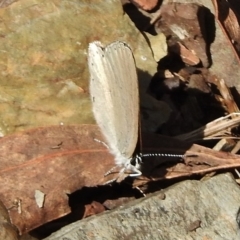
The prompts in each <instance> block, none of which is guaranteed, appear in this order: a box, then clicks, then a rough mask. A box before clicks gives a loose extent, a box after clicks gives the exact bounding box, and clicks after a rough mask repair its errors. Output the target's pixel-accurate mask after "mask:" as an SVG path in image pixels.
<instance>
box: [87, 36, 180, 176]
mask: <svg viewBox="0 0 240 240" xmlns="http://www.w3.org/2000/svg"><path fill="white" fill-rule="evenodd" d="M88 65H89V71H90V95H91V99H92V104H93V113H94V116H95V119H96V121H97V123H98V125H99V127H100V129H101V131H102V133H103V135H104V137H105V139H106V141H107V145H108V147H109V150H110V152H111V153H112V154H113V155H114V156H115V163H116V165H118V166H120V167H122V170H121V171H120V173H122V172H124V171H125V170H129V171H130V172H131V173H130V174H129V175H130V176H139V175H141V174H142V173H141V171H140V170H139V169H140V163H141V158H142V157H147V156H164V157H180V158H182V157H183V156H184V155H176V154H165V153H156V154H154V153H150V154H141V153H140V154H139V155H135V156H133V155H134V152H135V148H136V145H137V140H138V131H139V129H138V121H139V91H138V80H137V72H136V66H135V61H134V57H133V54H132V51H131V49H130V47H129V46H128V45H127V44H126V43H124V42H120V41H116V42H113V43H111V44H110V45H108V46H107V47H105V48H104V47H103V46H102V45H101V43H100V42H92V43H90V44H89V49H88ZM132 160H135V165H132V164H131V162H132ZM133 162H134V161H133Z"/></svg>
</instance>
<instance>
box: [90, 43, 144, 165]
mask: <svg viewBox="0 0 240 240" xmlns="http://www.w3.org/2000/svg"><path fill="white" fill-rule="evenodd" d="M88 63H89V70H90V95H91V98H92V103H93V113H94V116H95V119H96V121H97V123H98V125H99V126H100V128H101V131H102V133H103V135H104V136H105V138H106V141H107V144H108V146H109V148H110V151H111V153H112V154H114V155H115V160H116V164H125V163H126V161H127V160H129V158H131V157H132V154H133V152H134V150H135V148H136V144H137V139H138V119H139V118H138V117H139V90H138V81H137V73H136V66H135V61H134V57H133V54H132V51H131V49H130V47H129V46H128V45H127V44H126V43H123V42H120V41H117V42H114V43H112V44H110V45H108V46H107V47H106V48H103V47H102V46H101V44H100V43H99V42H93V43H90V45H89V51H88Z"/></svg>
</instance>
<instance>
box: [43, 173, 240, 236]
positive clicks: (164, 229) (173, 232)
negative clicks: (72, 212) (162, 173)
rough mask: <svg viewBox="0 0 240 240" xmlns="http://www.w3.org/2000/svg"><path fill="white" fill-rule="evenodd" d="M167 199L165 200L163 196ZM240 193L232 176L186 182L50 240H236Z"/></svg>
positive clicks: (70, 227)
mask: <svg viewBox="0 0 240 240" xmlns="http://www.w3.org/2000/svg"><path fill="white" fill-rule="evenodd" d="M164 195H165V198H164V197H163V196H164ZM239 206H240V188H239V186H238V185H237V183H236V181H235V179H234V178H233V177H232V175H231V174H229V173H226V174H221V175H218V176H215V177H213V178H211V179H208V180H204V181H196V180H187V181H184V182H181V183H178V184H175V185H174V186H171V187H169V188H167V189H165V190H164V191H160V192H157V193H154V194H151V195H149V196H148V197H146V198H142V199H138V200H135V201H133V202H131V203H130V204H127V205H125V206H122V207H119V208H116V209H114V210H112V211H109V212H104V213H102V214H99V215H96V216H92V217H89V218H87V219H84V220H81V221H78V222H75V223H73V224H70V225H68V226H66V227H64V228H62V229H60V230H59V231H58V232H55V233H53V234H52V235H51V236H49V237H47V238H45V240H57V239H62V240H63V239H64V240H77V239H111V240H114V239H144V240H146V239H162V240H167V239H178V240H181V239H182V240H193V239H194V240H198V239H199V240H200V239H201V240H202V239H208V240H209V239H214V240H220V239H221V240H223V239H224V240H237V239H240V230H239V223H238V222H237V218H238V214H239Z"/></svg>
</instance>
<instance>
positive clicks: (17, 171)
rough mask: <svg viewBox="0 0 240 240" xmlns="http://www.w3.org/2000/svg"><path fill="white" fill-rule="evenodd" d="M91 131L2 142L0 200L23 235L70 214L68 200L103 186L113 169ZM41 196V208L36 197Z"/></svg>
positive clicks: (61, 129) (51, 132)
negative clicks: (79, 192) (78, 192)
mask: <svg viewBox="0 0 240 240" xmlns="http://www.w3.org/2000/svg"><path fill="white" fill-rule="evenodd" d="M94 138H96V139H99V140H102V136H101V134H100V132H99V129H98V128H97V127H96V126H94V125H79V126H53V127H44V128H38V129H33V130H29V131H25V132H21V133H17V134H13V135H9V136H6V137H4V138H2V139H1V140H0V142H1V144H0V161H1V168H0V173H1V174H0V185H1V187H0V189H1V192H0V199H1V200H2V202H3V204H4V205H5V206H6V208H7V209H8V210H9V214H10V217H11V219H12V223H13V224H14V225H15V226H17V228H18V229H19V232H20V233H21V234H22V233H26V232H28V231H30V230H31V229H33V228H36V227H37V226H40V225H42V224H43V223H46V222H49V221H51V220H53V219H56V218H59V217H61V216H64V215H66V214H68V213H69V212H70V209H69V206H68V197H67V194H70V193H72V192H74V191H76V190H78V189H80V188H81V187H83V186H95V185H98V184H103V183H104V182H105V181H107V180H106V179H105V178H104V174H105V173H106V172H107V171H108V170H109V169H110V168H112V167H113V166H114V160H113V157H112V155H111V154H110V153H108V150H107V149H106V147H105V146H104V145H103V144H101V143H99V142H96V141H94ZM36 190H39V191H41V192H43V193H44V194H45V198H44V202H43V207H42V208H39V206H38V205H37V203H36V200H35V191H36Z"/></svg>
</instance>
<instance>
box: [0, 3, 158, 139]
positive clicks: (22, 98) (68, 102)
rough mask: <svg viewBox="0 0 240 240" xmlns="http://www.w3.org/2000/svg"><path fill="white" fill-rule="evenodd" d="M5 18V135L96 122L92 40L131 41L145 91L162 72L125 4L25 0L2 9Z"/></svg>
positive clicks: (1, 67)
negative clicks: (90, 63) (90, 71)
mask: <svg viewBox="0 0 240 240" xmlns="http://www.w3.org/2000/svg"><path fill="white" fill-rule="evenodd" d="M0 18H1V19H2V21H1V23H0V36H1V38H0V43H1V58H0V77H1V86H0V113H1V120H0V136H4V135H6V134H8V133H12V132H15V131H20V130H24V129H28V128H34V127H39V126H46V125H56V124H57V125H58V124H82V123H93V122H94V118H93V116H92V107H91V103H90V97H89V94H88V84H89V81H88V79H89V74H88V65H87V57H86V53H87V48H88V44H89V43H90V42H92V41H96V40H98V41H101V42H102V43H103V45H106V44H108V43H110V42H113V41H116V40H122V41H125V42H127V43H128V44H129V45H130V46H131V48H132V50H133V53H134V56H135V60H136V65H137V67H138V69H140V70H139V74H138V75H139V80H140V82H143V85H144V86H145V89H146V86H148V84H149V81H150V78H151V76H152V75H153V74H154V73H155V71H156V68H157V64H156V62H155V61H154V59H153V57H152V54H151V50H150V48H149V47H148V45H147V43H146V40H145V39H144V37H143V36H142V34H141V33H140V32H139V31H138V30H137V29H136V27H135V26H134V24H133V23H132V22H131V20H130V19H129V17H128V16H127V15H126V14H123V9H122V5H121V3H120V1H116V0H112V1H107V2H106V1H100V0H96V1H94V4H93V3H91V2H89V1H77V0H73V1H61V0H56V1H54V2H49V1H46V0H43V1H40V0H36V1H33V0H25V1H18V2H15V3H14V4H11V5H9V6H7V7H5V8H2V9H0ZM43 119H44V120H43Z"/></svg>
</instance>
